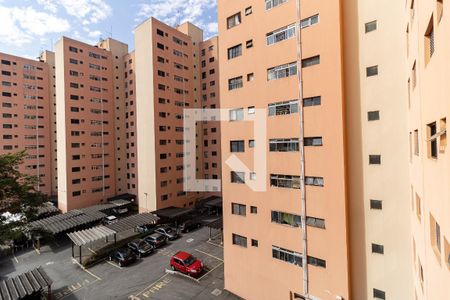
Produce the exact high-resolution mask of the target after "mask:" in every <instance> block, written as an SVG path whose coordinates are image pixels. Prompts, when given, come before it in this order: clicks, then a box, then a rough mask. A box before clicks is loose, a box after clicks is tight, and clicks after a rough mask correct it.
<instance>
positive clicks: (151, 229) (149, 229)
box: [136, 224, 155, 233]
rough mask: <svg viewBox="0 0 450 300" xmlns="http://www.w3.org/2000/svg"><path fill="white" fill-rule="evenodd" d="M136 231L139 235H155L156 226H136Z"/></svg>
mask: <svg viewBox="0 0 450 300" xmlns="http://www.w3.org/2000/svg"><path fill="white" fill-rule="evenodd" d="M136 231H137V232H139V233H147V232H149V233H150V232H151V233H153V232H154V231H155V225H153V224H146V225H138V226H136Z"/></svg>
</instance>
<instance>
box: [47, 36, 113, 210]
mask: <svg viewBox="0 0 450 300" xmlns="http://www.w3.org/2000/svg"><path fill="white" fill-rule="evenodd" d="M114 64H115V63H114V62H113V54H112V52H111V51H107V50H105V49H101V48H99V47H96V46H91V45H88V44H85V43H82V42H79V41H75V40H72V39H69V38H66V37H63V38H61V40H60V41H58V42H57V43H56V51H55V65H56V117H57V148H58V151H57V160H58V206H59V208H60V209H61V210H62V211H64V212H65V211H68V210H71V209H75V208H80V207H86V206H89V205H92V204H97V203H100V202H101V201H105V200H107V198H109V197H111V196H115V194H116V191H115V184H116V169H115V164H116V157H115V148H114V147H115V140H114V136H115V128H114V126H115V112H114V109H115V102H114V95H115V91H114V88H115V86H116V85H115V84H114V71H113V68H114Z"/></svg>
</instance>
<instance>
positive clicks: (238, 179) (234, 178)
mask: <svg viewBox="0 0 450 300" xmlns="http://www.w3.org/2000/svg"><path fill="white" fill-rule="evenodd" d="M231 182H232V183H241V184H242V183H245V173H244V172H234V171H231Z"/></svg>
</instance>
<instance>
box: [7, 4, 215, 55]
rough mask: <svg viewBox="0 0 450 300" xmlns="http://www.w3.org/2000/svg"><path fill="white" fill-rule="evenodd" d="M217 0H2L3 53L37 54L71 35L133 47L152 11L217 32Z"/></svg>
mask: <svg viewBox="0 0 450 300" xmlns="http://www.w3.org/2000/svg"><path fill="white" fill-rule="evenodd" d="M216 5H217V1H216V0H0V52H4V53H8V54H13V55H17V56H23V57H27V58H32V59H34V58H36V57H38V56H39V53H40V52H41V51H43V50H53V45H54V44H55V43H56V42H57V41H58V40H59V39H60V38H61V36H67V37H70V38H73V39H77V40H80V41H83V42H85V43H88V44H96V43H97V42H98V41H99V40H100V39H102V38H108V37H111V36H112V37H113V38H114V39H117V40H119V41H122V42H124V43H126V44H128V46H129V49H130V50H132V49H134V37H133V30H134V28H135V27H136V26H137V25H138V24H139V23H141V22H142V21H144V20H145V19H147V18H149V17H151V16H153V17H155V18H157V19H159V20H161V21H163V22H165V23H167V24H169V25H172V26H175V25H177V24H181V23H183V22H185V21H190V22H192V23H194V24H196V25H197V26H199V27H200V28H202V29H203V30H204V35H205V38H208V37H211V36H214V35H215V34H217V12H216V11H217V10H216Z"/></svg>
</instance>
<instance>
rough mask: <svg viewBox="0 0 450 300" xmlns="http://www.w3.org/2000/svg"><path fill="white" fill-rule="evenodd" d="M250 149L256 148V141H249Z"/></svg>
mask: <svg viewBox="0 0 450 300" xmlns="http://www.w3.org/2000/svg"><path fill="white" fill-rule="evenodd" d="M248 147H249V148H255V140H249V141H248Z"/></svg>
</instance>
